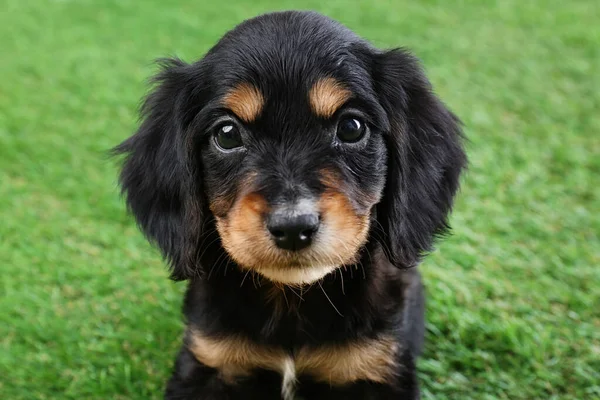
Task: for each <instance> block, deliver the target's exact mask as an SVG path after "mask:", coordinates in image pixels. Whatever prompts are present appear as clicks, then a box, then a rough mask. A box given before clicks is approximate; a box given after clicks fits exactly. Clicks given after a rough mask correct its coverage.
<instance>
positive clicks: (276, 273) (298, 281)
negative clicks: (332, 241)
mask: <svg viewBox="0 0 600 400" xmlns="http://www.w3.org/2000/svg"><path fill="white" fill-rule="evenodd" d="M338 268H339V266H338V265H318V266H314V265H313V266H302V265H301V264H300V263H292V264H290V265H288V266H286V267H272V266H260V267H255V268H253V269H254V270H255V271H256V272H258V273H259V274H261V275H262V276H264V277H265V278H267V279H269V280H270V281H272V282H277V283H281V284H284V285H290V286H302V285H310V284H312V283H315V282H317V281H319V280H321V279H323V278H324V277H325V276H327V275H329V274H330V273H332V272H333V271H335V270H336V269H338Z"/></svg>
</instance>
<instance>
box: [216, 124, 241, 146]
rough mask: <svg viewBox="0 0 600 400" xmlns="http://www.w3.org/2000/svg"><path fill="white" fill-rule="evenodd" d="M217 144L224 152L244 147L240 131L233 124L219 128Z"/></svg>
mask: <svg viewBox="0 0 600 400" xmlns="http://www.w3.org/2000/svg"><path fill="white" fill-rule="evenodd" d="M215 142H216V143H217V146H219V147H220V148H221V149H223V150H232V149H236V148H238V147H242V146H243V145H244V142H242V135H241V134H240V130H239V129H238V127H237V126H235V125H233V124H225V125H221V126H220V127H219V128H217V130H216V131H215Z"/></svg>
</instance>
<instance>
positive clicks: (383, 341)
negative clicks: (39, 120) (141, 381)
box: [188, 328, 400, 385]
mask: <svg viewBox="0 0 600 400" xmlns="http://www.w3.org/2000/svg"><path fill="white" fill-rule="evenodd" d="M188 340H189V342H188V346H189V349H190V351H191V352H192V354H194V356H195V357H196V358H197V359H198V361H200V362H201V363H203V364H205V365H207V366H209V367H211V368H215V369H217V370H219V372H220V373H221V374H222V375H224V377H225V378H227V379H232V380H233V379H235V378H236V377H240V376H247V375H248V374H250V373H251V372H252V371H253V370H256V369H267V370H271V371H276V372H279V373H281V374H283V373H284V370H285V366H286V363H288V362H289V361H290V360H292V362H293V363H294V366H295V369H296V371H297V373H298V374H306V375H309V376H311V377H312V378H313V379H315V380H316V381H319V382H325V383H329V384H331V385H343V384H346V383H350V382H355V381H358V380H368V381H372V382H378V383H384V382H386V381H389V380H390V379H391V378H392V377H393V376H394V373H395V372H396V371H397V369H398V367H399V365H398V364H397V361H396V360H397V355H398V352H399V351H400V345H399V344H398V341H397V340H396V339H395V338H394V337H392V336H382V337H379V338H375V339H362V340H358V341H353V342H348V343H341V344H335V345H331V344H329V345H323V346H314V347H306V346H305V347H301V348H299V349H297V350H296V351H295V352H293V353H288V352H286V351H285V350H284V349H283V348H279V347H271V346H267V345H264V344H259V343H256V342H254V341H252V340H250V339H248V338H245V337H243V336H241V335H230V336H221V337H210V336H207V335H204V334H203V333H202V332H200V331H199V330H197V329H194V328H190V330H189V331H188Z"/></svg>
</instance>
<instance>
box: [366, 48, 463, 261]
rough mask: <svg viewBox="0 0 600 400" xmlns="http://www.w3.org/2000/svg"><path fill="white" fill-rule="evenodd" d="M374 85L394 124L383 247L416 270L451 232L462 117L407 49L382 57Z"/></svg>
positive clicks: (382, 214)
mask: <svg viewBox="0 0 600 400" xmlns="http://www.w3.org/2000/svg"><path fill="white" fill-rule="evenodd" d="M373 70H374V84H375V88H376V91H377V93H378V96H379V99H380V101H381V104H382V106H383V107H384V109H385V111H386V113H387V115H388V118H389V120H390V126H391V131H390V132H389V135H388V138H387V142H388V176H387V182H386V188H385V191H384V196H383V200H382V202H381V203H380V204H379V206H378V209H377V218H378V220H379V222H380V224H381V225H382V226H383V229H384V233H385V239H384V241H385V242H386V243H385V245H384V248H386V252H387V253H388V254H387V255H388V257H389V258H390V260H391V262H392V263H393V264H394V265H396V266H398V267H404V268H407V267H412V266H415V265H416V264H418V263H419V261H420V258H421V256H422V255H423V254H424V253H425V252H427V251H430V250H431V248H432V245H433V241H434V239H435V237H436V236H438V235H442V234H444V233H445V232H446V231H447V230H448V228H449V227H448V224H447V216H448V213H449V211H450V209H451V208H452V201H453V198H454V195H455V193H456V191H457V189H458V186H459V175H460V173H461V171H462V170H463V168H464V167H465V165H466V156H465V154H464V152H463V148H462V132H461V126H460V125H461V124H460V121H459V120H458V118H457V117H456V116H455V115H454V114H453V113H452V112H450V111H449V110H448V109H447V108H446V107H445V106H444V104H442V102H441V101H440V100H439V99H438V98H437V97H436V96H435V95H434V94H433V92H432V88H431V84H430V83H429V80H428V79H427V77H426V76H425V74H424V72H423V70H422V68H421V67H420V65H419V62H418V60H417V59H416V58H415V57H413V56H412V55H410V54H409V53H408V52H406V51H404V50H391V51H387V52H383V53H380V54H377V55H376V56H375V65H374V69H373Z"/></svg>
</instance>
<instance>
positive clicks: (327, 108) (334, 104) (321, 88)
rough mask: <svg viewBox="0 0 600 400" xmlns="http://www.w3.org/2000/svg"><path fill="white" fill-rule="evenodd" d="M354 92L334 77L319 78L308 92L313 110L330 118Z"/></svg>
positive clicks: (321, 115)
mask: <svg viewBox="0 0 600 400" xmlns="http://www.w3.org/2000/svg"><path fill="white" fill-rule="evenodd" d="M351 96H352V93H351V92H350V91H349V90H348V89H346V88H345V87H344V86H343V85H342V84H341V83H339V82H338V81H336V80H335V79H333V78H330V77H328V78H323V79H320V80H318V81H317V82H316V83H315V84H314V85H313V87H312V88H311V89H310V91H309V93H308V100H309V103H310V107H311V108H312V110H313V112H314V113H315V114H317V115H318V116H319V117H323V118H330V117H331V116H332V115H333V114H335V112H336V111H337V110H338V108H340V107H341V106H342V104H344V103H345V102H346V101H347V100H348V99H349V98H350V97H351Z"/></svg>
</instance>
